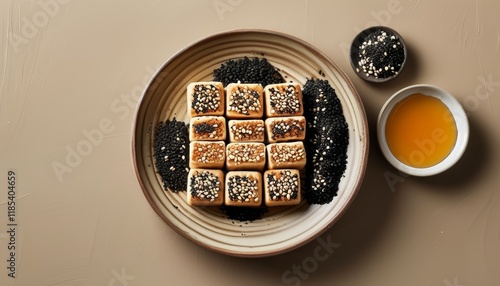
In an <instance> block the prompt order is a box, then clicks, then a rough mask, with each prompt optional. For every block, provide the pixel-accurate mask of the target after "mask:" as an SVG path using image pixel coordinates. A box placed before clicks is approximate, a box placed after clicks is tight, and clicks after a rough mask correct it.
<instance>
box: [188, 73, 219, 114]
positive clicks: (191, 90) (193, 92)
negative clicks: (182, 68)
mask: <svg viewBox="0 0 500 286" xmlns="http://www.w3.org/2000/svg"><path fill="white" fill-rule="evenodd" d="M224 98H225V96H224V86H222V83H221V82H216V81H207V82H192V83H190V84H189V85H188V86H187V108H188V114H189V115H191V117H195V116H206V115H224V103H225V100H224Z"/></svg>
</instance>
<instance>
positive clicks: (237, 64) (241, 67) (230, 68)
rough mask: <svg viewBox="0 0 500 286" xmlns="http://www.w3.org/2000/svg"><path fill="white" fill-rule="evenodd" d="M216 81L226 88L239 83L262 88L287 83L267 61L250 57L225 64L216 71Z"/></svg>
mask: <svg viewBox="0 0 500 286" xmlns="http://www.w3.org/2000/svg"><path fill="white" fill-rule="evenodd" d="M214 81H220V82H222V84H223V85H224V86H227V85H228V84H230V83H234V82H238V81H239V82H241V83H260V84H261V85H262V86H266V85H269V84H275V83H283V82H285V80H284V79H283V77H282V76H281V74H280V73H279V72H278V71H277V69H276V68H275V67H274V66H273V65H272V64H270V63H269V62H268V61H267V60H266V59H264V58H262V59H260V58H253V59H249V58H248V57H245V58H243V59H238V60H228V61H227V62H225V63H223V64H222V65H221V66H220V68H218V69H215V70H214Z"/></svg>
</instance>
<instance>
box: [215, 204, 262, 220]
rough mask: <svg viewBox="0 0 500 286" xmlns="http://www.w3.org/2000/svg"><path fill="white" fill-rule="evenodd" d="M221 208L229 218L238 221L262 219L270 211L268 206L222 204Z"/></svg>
mask: <svg viewBox="0 0 500 286" xmlns="http://www.w3.org/2000/svg"><path fill="white" fill-rule="evenodd" d="M220 210H221V211H222V212H223V213H224V214H225V215H226V216H227V218H228V219H231V220H236V221H240V222H243V221H254V220H258V219H261V218H262V216H263V215H264V214H265V213H266V212H268V209H267V207H231V206H222V207H221V208H220Z"/></svg>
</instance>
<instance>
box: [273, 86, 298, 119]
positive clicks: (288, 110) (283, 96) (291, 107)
mask: <svg viewBox="0 0 500 286" xmlns="http://www.w3.org/2000/svg"><path fill="white" fill-rule="evenodd" d="M269 92H270V93H271V96H270V97H271V107H272V109H271V113H277V114H294V113H296V112H298V111H299V110H300V101H299V99H298V98H297V97H298V91H297V90H296V89H295V86H293V85H289V86H287V88H286V90H283V91H280V90H279V89H277V88H270V89H269Z"/></svg>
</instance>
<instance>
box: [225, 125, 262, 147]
mask: <svg viewBox="0 0 500 286" xmlns="http://www.w3.org/2000/svg"><path fill="white" fill-rule="evenodd" d="M264 129H265V128H264V121H263V120H261V119H250V120H229V123H228V130H229V142H231V143H234V142H264Z"/></svg>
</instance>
